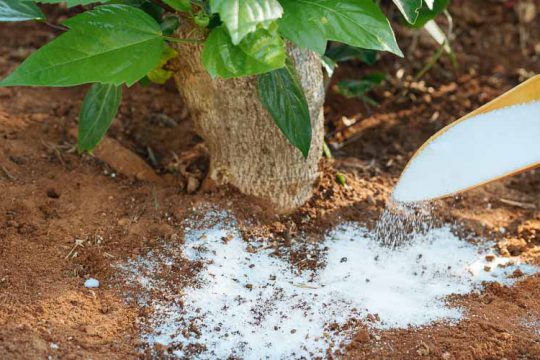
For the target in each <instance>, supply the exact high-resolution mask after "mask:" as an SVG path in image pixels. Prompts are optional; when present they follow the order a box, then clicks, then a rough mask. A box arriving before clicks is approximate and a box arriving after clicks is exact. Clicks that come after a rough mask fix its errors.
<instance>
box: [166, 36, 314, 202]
mask: <svg viewBox="0 0 540 360" xmlns="http://www.w3.org/2000/svg"><path fill="white" fill-rule="evenodd" d="M196 32H197V30H196V29H193V28H189V29H186V28H184V29H180V33H181V35H183V34H188V33H189V37H190V38H193V37H198V36H202V35H201V34H197V33H196ZM177 50H178V53H179V55H178V59H177V62H176V68H177V71H176V73H175V80H176V84H177V86H178V88H179V90H180V94H181V97H182V99H183V101H184V104H185V106H186V107H187V108H188V110H189V112H190V114H191V117H192V119H193V121H194V123H195V128H196V131H197V132H198V133H199V135H200V136H201V137H202V138H203V139H204V140H205V144H206V146H207V148H208V151H209V153H210V173H209V176H210V178H211V179H212V180H214V181H215V182H217V183H218V184H225V183H228V184H232V185H234V186H236V187H237V188H238V189H239V190H240V191H242V192H243V193H245V194H250V195H255V196H258V197H263V198H267V199H268V200H269V201H270V202H271V203H272V204H273V205H274V207H275V209H276V210H277V211H281V212H287V211H290V210H293V209H295V208H297V207H298V206H300V205H302V204H303V203H304V202H305V201H306V200H308V199H309V198H310V196H311V194H312V192H313V185H314V183H315V181H316V180H317V178H318V176H319V160H320V157H321V154H322V144H323V131H324V127H323V126H324V124H323V121H324V115H323V102H324V85H323V74H322V69H321V65H320V61H319V58H318V57H317V56H316V55H315V54H314V53H312V52H310V51H306V50H300V49H298V48H295V47H293V46H288V52H289V55H290V57H291V59H292V60H293V63H294V65H295V67H296V71H297V72H298V76H299V78H300V81H301V84H302V87H303V88H304V91H305V95H306V99H307V101H308V104H309V110H310V114H311V124H312V129H313V138H312V142H311V149H310V152H309V156H308V158H307V159H304V158H303V157H302V155H301V153H300V151H298V149H296V148H295V147H294V146H292V145H291V144H290V143H289V142H288V141H287V139H286V138H285V136H284V135H283V134H282V133H281V131H280V130H279V128H278V127H277V126H276V125H275V123H274V122H273V120H272V118H271V116H270V114H269V113H268V111H267V110H266V109H265V108H264V107H263V106H262V104H261V102H260V100H259V98H258V95H257V79H256V77H247V78H238V79H228V80H223V79H212V78H211V77H210V75H209V74H208V73H207V72H206V70H205V69H204V67H203V65H202V63H201V52H202V46H201V45H199V44H190V43H183V44H179V45H178V48H177Z"/></svg>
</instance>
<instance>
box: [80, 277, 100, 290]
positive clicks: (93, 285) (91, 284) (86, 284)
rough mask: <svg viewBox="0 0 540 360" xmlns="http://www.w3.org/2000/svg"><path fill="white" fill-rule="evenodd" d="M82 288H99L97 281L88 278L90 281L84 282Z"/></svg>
mask: <svg viewBox="0 0 540 360" xmlns="http://www.w3.org/2000/svg"><path fill="white" fill-rule="evenodd" d="M84 287H85V288H87V289H94V288H98V287H99V281H98V280H96V279H94V278H90V279H88V280H86V281H85V282H84Z"/></svg>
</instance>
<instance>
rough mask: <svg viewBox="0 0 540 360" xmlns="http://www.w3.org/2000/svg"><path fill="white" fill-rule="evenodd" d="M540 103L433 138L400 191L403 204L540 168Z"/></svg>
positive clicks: (490, 114)
mask: <svg viewBox="0 0 540 360" xmlns="http://www.w3.org/2000/svg"><path fill="white" fill-rule="evenodd" d="M539 139H540V101H532V102H529V103H524V104H521V105H514V106H509V107H505V108H502V109H499V110H494V111H490V112H487V113H484V114H480V115H477V116H473V117H471V118H469V119H466V120H465V121H462V122H459V123H456V125H454V126H451V127H449V128H448V129H447V130H446V131H445V132H444V133H443V134H442V135H440V136H438V137H436V138H434V139H433V140H431V141H430V142H429V143H428V144H427V145H426V146H425V147H424V148H423V150H422V151H420V152H419V153H418V154H417V155H416V157H415V158H413V160H412V161H411V162H410V163H409V165H408V166H407V168H406V169H405V171H404V172H403V174H402V175H401V178H400V180H399V182H398V184H397V185H396V188H395V189H394V193H393V198H394V200H396V201H398V202H416V201H423V200H429V199H434V198H438V197H443V196H447V195H451V194H454V193H457V192H460V191H463V190H466V189H469V188H471V187H474V186H477V185H481V184H483V183H486V182H489V181H492V180H494V179H497V178H500V177H503V176H507V175H509V174H512V173H514V172H517V171H520V170H524V169H526V168H528V167H531V166H533V165H535V164H540V146H539V144H540V140H539Z"/></svg>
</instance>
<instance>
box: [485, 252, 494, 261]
mask: <svg viewBox="0 0 540 360" xmlns="http://www.w3.org/2000/svg"><path fill="white" fill-rule="evenodd" d="M493 260H495V255H493V254H489V255H486V261H490V262H491V261H493Z"/></svg>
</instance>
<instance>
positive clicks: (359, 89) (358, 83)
mask: <svg viewBox="0 0 540 360" xmlns="http://www.w3.org/2000/svg"><path fill="white" fill-rule="evenodd" d="M385 79H386V75H385V74H384V73H381V72H374V73H371V74H368V75H366V76H364V77H362V78H361V79H358V80H342V81H340V82H338V83H337V85H336V88H337V92H338V93H339V94H340V95H343V96H345V97H348V98H353V97H357V98H360V99H362V100H364V101H367V102H368V103H370V104H372V105H378V103H377V102H376V101H375V100H373V99H371V98H369V97H367V96H366V95H365V94H366V93H367V92H368V91H370V90H372V89H373V88H374V87H376V86H377V85H380V84H381V83H382V82H383V81H384V80H385Z"/></svg>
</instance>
